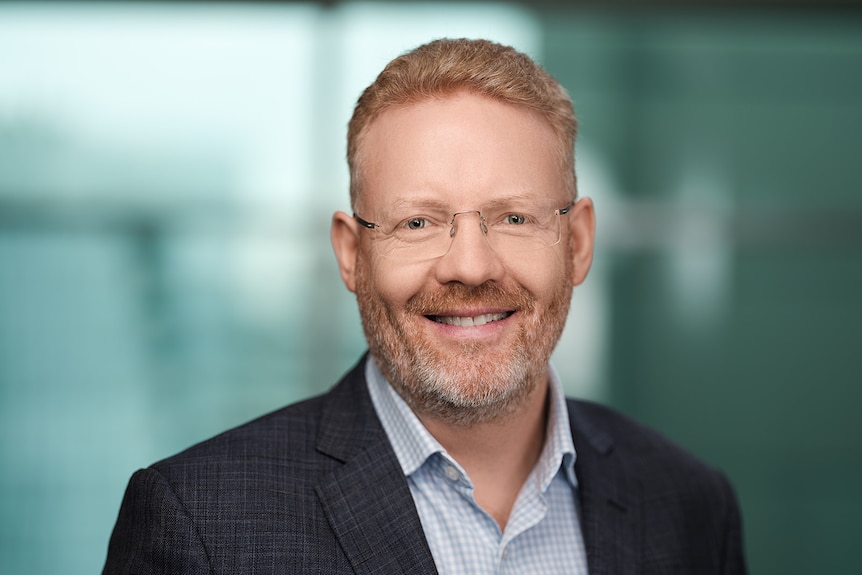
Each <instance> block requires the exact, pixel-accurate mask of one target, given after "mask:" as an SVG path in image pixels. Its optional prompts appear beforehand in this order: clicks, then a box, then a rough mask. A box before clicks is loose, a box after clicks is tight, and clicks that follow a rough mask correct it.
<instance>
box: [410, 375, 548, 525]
mask: <svg viewBox="0 0 862 575" xmlns="http://www.w3.org/2000/svg"><path fill="white" fill-rule="evenodd" d="M548 390H549V387H548V378H547V375H546V374H544V375H543V378H542V379H540V380H539V381H538V382H537V384H536V385H534V386H533V391H532V393H530V394H529V395H528V396H527V397H526V398H525V401H524V404H523V405H522V406H521V407H520V408H519V409H517V410H515V411H514V412H512V413H510V414H507V415H506V416H504V417H501V418H499V419H495V420H491V421H487V422H483V423H477V424H474V425H470V426H454V425H451V424H449V423H446V422H444V421H441V420H439V419H435V418H433V417H430V416H425V415H422V414H417V415H418V417H419V419H420V420H421V421H422V423H423V424H424V425H425V427H426V428H427V429H428V431H429V432H430V433H431V435H433V436H434V438H435V439H436V440H437V441H439V442H440V445H442V446H443V448H444V449H446V451H447V453H449V455H451V456H452V457H453V458H454V459H455V460H456V461H457V462H458V463H459V464H460V465H461V466H462V467H463V468H464V470H465V471H466V472H467V474H468V475H469V476H470V479H471V481H472V482H473V486H474V488H475V490H474V496H475V498H476V502H477V503H478V504H479V506H480V507H482V508H483V509H484V510H485V511H486V512H487V513H488V514H490V515H491V516H492V517H493V518H494V519H495V520H496V521H497V524H498V525H499V526H500V529H501V530H502V529H504V528H505V525H506V522H507V521H508V518H509V514H510V513H511V511H512V507H513V506H514V505H515V500H516V499H517V497H518V493H520V491H521V487H523V485H524V482H525V481H526V480H527V478H528V477H529V475H530V473H531V472H532V470H533V467H534V466H535V465H536V462H537V461H538V459H539V456H540V455H541V453H542V448H543V447H544V444H545V428H546V426H547V421H548V401H549V391H548Z"/></svg>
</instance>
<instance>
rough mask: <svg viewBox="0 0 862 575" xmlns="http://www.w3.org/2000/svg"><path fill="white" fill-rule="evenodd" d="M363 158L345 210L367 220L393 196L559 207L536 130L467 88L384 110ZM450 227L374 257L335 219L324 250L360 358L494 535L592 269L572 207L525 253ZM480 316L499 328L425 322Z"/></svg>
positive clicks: (546, 143) (529, 117) (536, 435)
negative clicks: (511, 200) (402, 404)
mask: <svg viewBox="0 0 862 575" xmlns="http://www.w3.org/2000/svg"><path fill="white" fill-rule="evenodd" d="M361 154H362V159H363V160H364V161H365V169H364V170H363V176H364V180H363V186H362V193H361V194H360V196H359V199H358V205H357V206H356V209H357V213H359V214H362V215H363V217H364V218H366V219H370V220H371V221H375V220H374V218H375V217H377V216H378V215H379V214H380V213H381V211H383V210H385V209H386V207H388V206H392V205H393V204H395V203H396V202H402V201H403V202H408V203H411V204H413V203H417V202H423V201H424V202H428V201H431V202H438V203H441V204H442V205H443V206H445V207H446V209H447V210H448V211H449V212H450V213H455V212H461V211H467V210H479V209H481V207H482V206H485V205H488V203H490V202H492V201H494V200H500V199H505V198H507V197H513V196H520V197H524V196H526V197H528V198H531V199H536V200H543V199H544V200H552V201H554V202H555V205H556V206H557V207H560V208H561V207H563V206H565V205H566V204H567V203H568V202H569V200H570V194H569V192H568V190H567V189H566V186H565V179H564V177H563V174H562V173H561V170H560V166H559V161H558V156H557V155H556V153H555V147H554V135H553V132H552V130H551V128H550V126H549V125H548V124H547V123H546V121H545V120H544V119H543V118H542V117H541V116H539V115H538V114H536V113H535V112H532V111H530V110H527V109H526V108H522V107H515V106H511V105H508V104H504V103H501V102H497V101H494V100H491V99H488V98H485V97H482V96H478V95H475V94H471V93H467V92H458V93H455V94H453V95H450V96H447V97H444V98H436V99H429V100H425V101H422V102H419V103H415V104H411V105H409V106H406V107H397V108H390V109H388V110H386V111H385V112H383V113H382V114H381V115H380V116H379V117H378V118H377V119H375V121H374V122H373V123H372V124H371V126H370V128H369V130H368V132H367V134H366V137H365V139H364V141H363V144H362V150H361ZM458 218H459V220H458V231H457V233H456V235H455V237H454V238H453V241H452V245H451V247H450V249H449V251H448V252H447V253H446V254H445V255H443V256H441V257H439V258H435V259H431V260H426V261H420V262H411V263H404V262H394V261H392V260H391V259H387V258H386V257H384V256H381V255H380V254H378V253H377V251H376V249H375V248H374V245H373V242H374V241H379V238H377V237H375V235H376V233H375V232H374V231H373V230H367V229H364V228H361V227H360V226H359V224H358V223H357V222H356V220H354V219H353V218H352V217H351V216H350V215H348V214H346V213H344V212H337V213H336V214H335V215H334V216H333V220H332V242H333V247H334V249H335V253H336V258H337V260H338V264H339V269H340V272H341V277H342V279H343V281H344V283H345V285H346V286H347V288H348V289H349V290H350V291H352V292H354V293H356V296H357V301H358V303H359V308H360V315H361V317H362V321H363V326H364V329H365V334H366V337H367V339H368V342H369V348H370V350H371V353H372V356H373V357H374V358H375V359H376V360H377V362H378V364H379V365H380V367H381V370H382V371H383V373H384V374H385V375H386V376H387V378H388V379H389V381H390V382H391V383H392V385H393V387H394V388H395V389H396V391H397V392H398V393H399V394H400V395H401V396H402V397H403V398H404V399H405V401H407V403H408V404H409V405H410V406H411V408H412V409H413V410H414V412H415V413H416V415H417V416H418V417H419V419H420V420H421V421H422V423H423V424H424V425H425V426H426V428H427V429H428V430H429V432H430V433H431V434H432V435H433V436H434V437H435V438H436V439H437V440H438V441H439V442H440V443H441V445H443V447H444V448H445V449H446V450H447V452H449V454H450V455H451V456H452V457H454V458H455V459H456V460H457V461H458V462H459V463H460V464H461V465H462V466H463V467H464V468H465V470H466V471H467V473H468V474H469V475H470V478H471V480H472V481H473V483H474V486H475V497H476V500H477V503H478V504H479V505H480V506H482V507H483V509H485V510H486V511H487V512H488V513H489V514H490V515H491V516H492V517H494V518H495V519H496V520H497V522H498V524H499V525H500V527H501V529H502V528H504V527H505V524H506V521H507V519H508V516H509V513H510V512H511V509H512V506H513V505H514V502H515V499H516V498H517V495H518V492H519V491H520V489H521V486H522V485H523V483H524V481H525V480H526V479H527V477H528V475H529V473H530V471H531V470H532V468H533V466H534V464H535V462H536V460H537V459H538V457H539V455H540V452H541V449H542V447H543V445H544V435H545V427H546V421H547V408H546V405H547V395H548V358H549V357H550V354H551V352H552V351H553V348H554V346H555V345H556V343H557V341H558V339H559V336H560V333H561V332H562V329H563V326H564V324H565V320H566V316H567V314H568V307H569V301H570V299H571V293H572V289H573V287H574V286H576V285H578V284H580V283H581V282H582V281H583V280H584V279H585V277H586V274H587V272H588V270H589V267H590V264H591V262H592V252H593V238H594V232H595V218H594V214H593V206H592V203H591V201H590V200H589V199H587V198H581V199H580V200H579V201H578V202H577V203H576V204H575V206H574V207H573V208H572V210H571V212H570V213H569V214H567V215H564V216H561V218H562V220H561V223H562V237H561V241H560V242H559V243H558V244H557V245H554V246H550V247H547V248H543V249H540V250H538V251H534V252H530V253H529V254H526V255H524V254H517V255H507V254H501V253H497V252H495V251H494V249H493V248H492V247H491V245H490V244H489V243H488V241H487V239H486V236H485V235H484V234H483V233H482V232H481V230H480V227H479V225H478V216H477V215H475V214H464V215H461V216H458ZM484 314H495V315H494V318H495V319H497V321H492V322H488V323H484V324H482V325H472V326H459V325H450V323H451V321H450V322H449V323H440V322H439V321H435V319H440V318H441V317H447V316H457V317H463V318H467V317H469V318H476V317H478V316H482V315H484ZM500 314H502V316H503V317H500ZM480 323H481V322H480Z"/></svg>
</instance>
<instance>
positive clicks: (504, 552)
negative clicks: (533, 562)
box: [503, 549, 509, 560]
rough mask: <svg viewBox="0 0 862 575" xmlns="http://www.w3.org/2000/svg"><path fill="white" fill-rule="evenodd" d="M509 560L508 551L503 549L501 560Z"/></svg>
mask: <svg viewBox="0 0 862 575" xmlns="http://www.w3.org/2000/svg"><path fill="white" fill-rule="evenodd" d="M508 558H509V549H503V559H504V560H505V559H508Z"/></svg>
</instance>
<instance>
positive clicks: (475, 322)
mask: <svg viewBox="0 0 862 575" xmlns="http://www.w3.org/2000/svg"><path fill="white" fill-rule="evenodd" d="M513 313H514V312H511V311H507V312H503V313H483V314H481V315H475V316H456V315H429V316H426V317H428V318H429V319H431V320H433V321H436V322H437V323H442V324H444V325H453V326H457V327H475V326H480V325H485V324H486V323H491V322H495V321H500V320H501V319H506V318H507V317H509V316H510V315H512V314H513Z"/></svg>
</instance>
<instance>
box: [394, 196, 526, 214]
mask: <svg viewBox="0 0 862 575" xmlns="http://www.w3.org/2000/svg"><path fill="white" fill-rule="evenodd" d="M534 201H542V199H541V198H532V197H529V196H527V195H525V194H512V195H508V196H505V197H502V198H494V199H492V200H490V201H488V202H485V203H484V204H482V205H481V206H478V207H477V209H486V208H497V207H500V206H508V205H511V204H513V203H520V202H534ZM405 207H406V208H427V209H433V210H440V211H445V212H448V211H453V210H462V209H464V210H466V209H469V208H470V206H462V207H458V208H453V207H452V206H448V205H447V204H446V203H445V202H442V201H440V200H438V199H436V198H430V197H420V198H399V199H397V200H395V201H393V202H392V203H391V204H390V205H389V208H388V210H387V211H392V210H398V209H400V208H405Z"/></svg>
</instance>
